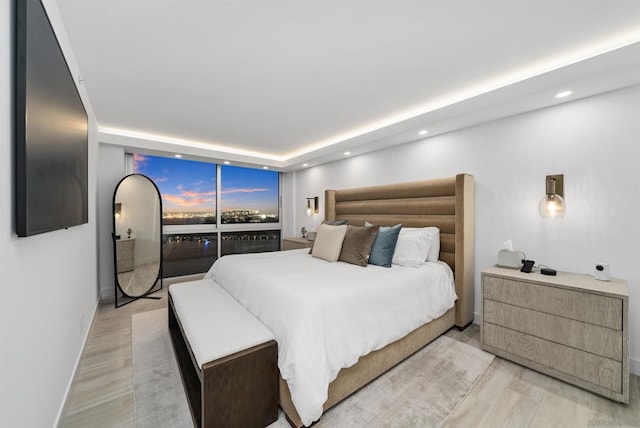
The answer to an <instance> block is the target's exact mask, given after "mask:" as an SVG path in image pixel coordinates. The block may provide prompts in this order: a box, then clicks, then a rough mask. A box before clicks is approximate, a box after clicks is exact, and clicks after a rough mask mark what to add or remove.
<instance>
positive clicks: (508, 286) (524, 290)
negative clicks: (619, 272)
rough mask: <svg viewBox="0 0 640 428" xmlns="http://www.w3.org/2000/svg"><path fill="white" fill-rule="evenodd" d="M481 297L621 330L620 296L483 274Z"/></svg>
mask: <svg viewBox="0 0 640 428" xmlns="http://www.w3.org/2000/svg"><path fill="white" fill-rule="evenodd" d="M482 287H483V291H482V292H483V297H484V298H485V299H490V300H494V301H497V302H503V303H506V304H509V305H515V306H519V307H522V308H527V309H533V310H536V311H539V312H544V313H548V314H551V315H558V316H561V317H565V318H570V319H573V320H578V321H583V322H587V323H591V324H595V325H599V326H603V327H607V328H610V329H614V330H622V299H617V298H614V297H608V296H602V295H599V294H591V293H584V292H577V291H572V290H567V289H563V288H556V287H552V286H547V285H541V284H536V283H533V282H523V281H517V280H511V279H507V278H499V277H495V276H489V275H485V276H484V277H483V281H482Z"/></svg>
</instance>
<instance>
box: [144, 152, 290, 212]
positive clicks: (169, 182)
mask: <svg viewBox="0 0 640 428" xmlns="http://www.w3.org/2000/svg"><path fill="white" fill-rule="evenodd" d="M133 160H134V172H136V173H139V174H143V175H146V176H147V177H149V178H151V179H152V180H153V181H154V182H155V183H156V185H157V186H158V189H160V193H161V194H162V205H163V211H165V212H176V211H191V212H205V211H209V212H211V211H215V206H216V165H215V164H213V163H206V162H197V161H190V160H183V159H173V158H164V157H157V156H147V155H139V154H134V155H133ZM221 199H222V207H221V211H222V212H225V211H229V210H235V209H247V210H259V211H260V212H261V213H263V214H277V213H278V173H277V172H275V171H265V170H261V169H250V168H241V167H234V166H230V165H222V198H221Z"/></svg>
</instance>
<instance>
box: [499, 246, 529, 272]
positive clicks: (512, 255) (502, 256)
mask: <svg viewBox="0 0 640 428" xmlns="http://www.w3.org/2000/svg"><path fill="white" fill-rule="evenodd" d="M524 259H525V255H524V253H523V252H522V251H509V250H500V251H498V263H497V265H498V266H500V267H503V268H509V269H520V268H521V267H522V263H523V260H524Z"/></svg>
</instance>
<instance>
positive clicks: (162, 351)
mask: <svg viewBox="0 0 640 428" xmlns="http://www.w3.org/2000/svg"><path fill="white" fill-rule="evenodd" d="M131 328H132V341H133V371H134V373H133V378H134V426H135V427H154V428H159V427H192V426H193V424H192V421H191V414H190V413H189V407H188V404H187V401H186V396H185V393H184V389H183V386H182V381H181V379H180V373H179V371H178V366H177V363H176V359H175V356H174V353H173V348H172V345H171V339H170V338H169V332H168V329H167V310H166V309H159V310H156V311H151V312H144V313H140V314H135V315H133V316H132V317H131ZM493 359H494V356H493V355H491V354H489V353H486V352H483V351H481V350H480V349H477V348H474V347H472V346H470V345H467V344H465V343H462V342H458V341H457V340H454V339H451V338H449V337H446V336H441V337H439V338H438V339H436V340H435V341H433V342H432V343H431V344H429V345H428V346H426V347H425V348H423V349H422V350H420V351H418V352H417V353H416V354H414V355H413V356H411V357H410V358H408V359H407V360H405V361H404V362H402V363H401V364H399V365H398V366H396V367H394V368H393V369H391V370H389V371H388V372H387V373H385V374H384V375H382V376H381V377H379V378H378V379H376V380H375V381H373V382H371V383H370V384H369V385H367V386H365V387H364V388H362V389H361V390H360V391H358V392H356V393H355V394H353V395H352V396H351V397H349V398H347V399H346V400H344V401H343V402H341V403H340V404H338V405H337V406H336V407H334V408H332V409H330V410H329V411H327V412H326V413H325V414H324V415H323V416H322V418H321V419H320V421H319V422H318V423H316V424H315V425H314V426H315V427H339V426H343V427H347V426H348V427H370V426H377V427H399V426H401V427H441V426H442V425H443V424H444V423H445V422H446V421H447V419H448V417H449V415H451V414H452V413H453V411H454V410H455V409H456V408H457V407H458V406H459V405H460V403H462V401H463V400H464V398H465V396H466V395H467V394H468V393H469V391H471V389H472V388H473V386H474V385H475V383H476V382H477V381H478V380H479V379H480V377H481V376H482V374H483V373H484V372H485V371H486V369H487V368H488V367H489V365H490V364H491V362H492V361H493ZM288 426H289V424H288V423H287V421H286V419H285V417H284V414H283V413H282V411H280V417H279V418H278V420H277V421H276V422H275V423H274V424H272V425H270V428H286V427H288Z"/></svg>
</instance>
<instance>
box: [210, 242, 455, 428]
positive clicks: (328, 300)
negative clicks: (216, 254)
mask: <svg viewBox="0 0 640 428" xmlns="http://www.w3.org/2000/svg"><path fill="white" fill-rule="evenodd" d="M308 252H309V250H308V249H307V250H293V251H281V252H272V253H258V254H238V255H231V256H225V257H221V258H220V259H218V260H217V261H216V262H215V263H214V264H213V266H212V267H211V269H210V270H209V272H208V273H207V274H206V276H205V277H206V278H211V279H213V280H214V281H215V282H217V283H218V284H219V285H220V286H221V287H223V288H224V289H225V290H227V291H228V292H229V293H230V294H231V295H232V296H233V297H235V299H236V300H237V301H238V302H240V303H241V304H242V305H243V306H244V307H245V308H246V309H247V310H248V311H249V312H251V313H252V314H253V315H254V316H255V317H256V318H258V319H259V320H260V321H261V322H262V323H263V324H264V325H265V326H266V327H267V328H268V329H269V330H271V332H272V333H273V335H274V336H275V338H276V340H277V342H278V366H279V368H280V373H281V375H282V377H283V379H284V380H286V381H287V384H288V386H289V390H290V391H291V398H292V400H293V404H294V405H295V406H296V409H297V411H298V414H299V415H300V417H301V418H302V422H303V423H304V424H305V425H310V424H311V423H312V422H314V421H316V420H317V419H319V418H320V416H321V415H322V405H323V404H324V402H325V401H326V400H327V391H328V387H329V383H331V381H333V380H334V379H335V377H336V376H337V374H338V372H339V371H340V369H342V368H344V367H349V366H352V365H353V364H355V363H356V362H357V361H358V358H360V357H361V356H363V355H366V354H368V353H369V352H371V351H374V350H376V349H380V348H382V347H384V346H386V345H388V344H389V343H392V342H394V341H395V340H398V339H400V338H402V337H403V336H405V335H407V334H408V333H409V332H411V331H412V330H414V329H416V328H418V327H419V326H421V325H422V324H425V323H427V322H429V321H431V320H433V319H435V318H437V317H439V316H440V315H442V314H444V313H445V312H446V311H447V310H448V309H450V308H451V307H452V306H453V304H454V301H455V299H456V295H455V291H454V286H453V281H452V278H453V276H452V273H451V270H450V269H449V267H448V266H446V265H445V264H444V263H426V264H425V265H423V266H422V267H419V268H407V267H400V266H393V267H392V268H382V267H379V266H374V265H369V266H367V267H366V268H363V267H359V266H354V265H351V264H347V263H343V262H337V263H330V262H326V261H324V260H321V259H317V258H314V257H311V256H310V255H309V254H308Z"/></svg>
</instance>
